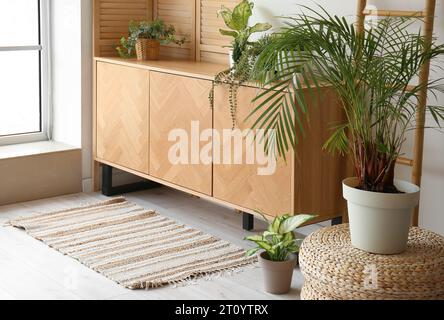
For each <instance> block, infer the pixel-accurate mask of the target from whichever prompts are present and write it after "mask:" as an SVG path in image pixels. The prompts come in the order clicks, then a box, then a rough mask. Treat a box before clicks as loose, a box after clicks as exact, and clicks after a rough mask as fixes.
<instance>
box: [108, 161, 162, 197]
mask: <svg viewBox="0 0 444 320" xmlns="http://www.w3.org/2000/svg"><path fill="white" fill-rule="evenodd" d="M160 186H161V185H160V184H158V183H156V182H153V181H142V182H136V183H131V184H126V185H123V186H115V187H114V186H113V167H111V166H108V165H106V164H104V165H102V194H103V195H105V196H107V197H112V196H115V195H120V194H124V193H129V192H135V191H140V190H146V189H153V188H158V187H160Z"/></svg>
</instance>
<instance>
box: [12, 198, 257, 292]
mask: <svg viewBox="0 0 444 320" xmlns="http://www.w3.org/2000/svg"><path fill="white" fill-rule="evenodd" d="M10 224H11V225H12V226H15V227H19V228H23V229H25V230H26V232H27V233H28V234H29V235H31V236H32V237H34V238H36V239H38V240H41V241H43V242H44V243H46V244H47V245H48V246H50V247H52V248H54V249H56V250H58V251H60V252H62V253H63V254H65V255H68V256H70V257H72V258H74V259H77V260H78V261H80V262H81V263H83V264H84V265H86V266H88V267H89V268H91V269H93V270H95V271H97V272H99V273H101V274H103V275H104V276H106V277H108V278H109V279H112V280H114V281H116V282H117V283H119V284H121V285H123V286H125V287H126V288H129V289H142V288H154V287H160V286H163V285H166V284H175V283H181V282H183V281H186V280H189V279H192V278H195V277H199V276H203V275H209V274H213V273H217V272H221V271H226V270H233V269H236V268H238V267H241V266H246V265H248V264H251V263H253V262H255V261H256V258H255V257H250V258H247V257H246V256H245V251H244V250H243V249H241V248H238V247H236V246H234V245H232V244H230V243H228V242H226V241H223V240H221V239H218V238H216V237H214V236H211V235H208V234H205V233H204V232H202V231H199V230H196V229H193V228H189V227H187V226H185V225H183V224H180V223H177V222H176V221H173V220H171V219H169V218H166V217H163V216H161V215H159V214H157V213H156V212H154V211H152V210H146V209H144V208H142V207H140V206H138V205H136V204H133V203H131V202H128V201H126V200H125V199H124V198H115V199H112V200H108V201H105V202H100V203H96V204H92V205H89V206H84V207H78V208H72V209H68V210H63V211H57V212H50V213H45V214H41V215H37V216H33V217H27V218H18V219H16V220H13V221H10Z"/></svg>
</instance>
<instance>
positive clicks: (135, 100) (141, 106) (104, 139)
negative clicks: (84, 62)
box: [96, 62, 149, 174]
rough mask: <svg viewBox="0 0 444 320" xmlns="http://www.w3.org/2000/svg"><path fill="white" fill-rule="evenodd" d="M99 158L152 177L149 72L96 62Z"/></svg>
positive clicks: (97, 154)
mask: <svg viewBox="0 0 444 320" xmlns="http://www.w3.org/2000/svg"><path fill="white" fill-rule="evenodd" d="M96 77H97V84H96V85H97V92H96V99H97V101H96V103H97V109H96V121H97V123H96V126H97V127H96V130H97V131H96V136H97V141H96V148H97V149H96V156H97V158H99V159H102V160H105V161H108V162H111V163H114V164H117V165H120V166H123V167H125V168H129V169H132V170H135V171H138V172H142V173H146V174H148V173H149V165H148V163H149V150H148V146H149V144H148V139H149V137H148V135H149V119H148V117H149V71H147V70H143V69H138V68H132V67H127V66H121V65H117V64H111V63H102V62H97V71H96Z"/></svg>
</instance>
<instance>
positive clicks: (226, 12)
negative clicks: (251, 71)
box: [218, 0, 271, 67]
mask: <svg viewBox="0 0 444 320" xmlns="http://www.w3.org/2000/svg"><path fill="white" fill-rule="evenodd" d="M253 8H254V3H253V2H252V1H248V0H242V1H241V2H240V3H239V4H238V5H237V6H236V7H235V8H234V9H233V10H230V9H229V8H227V7H225V6H222V8H221V9H220V10H219V11H218V16H221V17H222V19H223V20H224V22H225V25H226V26H227V27H228V28H229V29H230V30H225V29H220V30H219V31H220V33H221V34H222V35H224V36H229V37H233V41H232V50H231V51H230V67H233V65H234V64H235V63H237V62H239V60H240V59H241V56H242V53H243V52H244V51H245V50H246V49H247V47H248V45H249V44H251V42H250V37H251V35H252V34H254V33H257V32H264V31H267V30H269V29H270V28H271V25H270V24H269V23H256V24H255V25H254V26H251V27H250V26H249V25H248V22H249V20H250V17H251V16H252V15H253Z"/></svg>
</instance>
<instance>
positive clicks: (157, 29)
mask: <svg viewBox="0 0 444 320" xmlns="http://www.w3.org/2000/svg"><path fill="white" fill-rule="evenodd" d="M138 39H150V40H157V41H159V42H160V43H161V44H168V43H175V44H177V45H182V44H184V43H185V42H186V40H187V37H183V38H181V39H177V38H176V29H175V28H174V26H173V25H166V24H165V23H164V22H163V20H161V19H154V20H153V21H149V22H148V21H141V22H139V23H137V22H136V21H133V20H132V21H130V23H129V34H128V37H127V38H126V37H122V38H121V39H120V46H118V47H116V50H117V53H118V54H119V56H120V57H122V58H130V57H133V56H134V55H135V46H136V43H137V40H138Z"/></svg>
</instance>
